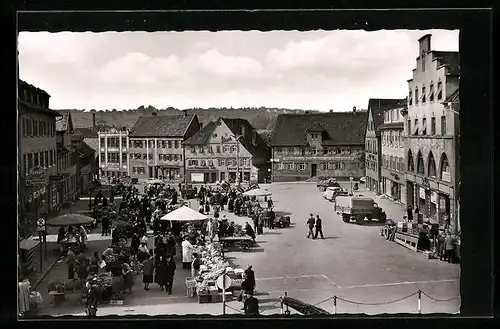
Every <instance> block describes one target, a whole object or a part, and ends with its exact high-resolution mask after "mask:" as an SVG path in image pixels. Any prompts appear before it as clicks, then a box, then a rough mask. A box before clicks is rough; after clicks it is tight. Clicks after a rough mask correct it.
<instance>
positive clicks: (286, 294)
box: [285, 291, 290, 315]
mask: <svg viewBox="0 0 500 329" xmlns="http://www.w3.org/2000/svg"><path fill="white" fill-rule="evenodd" d="M285 297H288V293H287V292H286V291H285ZM285 314H286V315H290V310H289V309H288V304H287V305H286V310H285Z"/></svg>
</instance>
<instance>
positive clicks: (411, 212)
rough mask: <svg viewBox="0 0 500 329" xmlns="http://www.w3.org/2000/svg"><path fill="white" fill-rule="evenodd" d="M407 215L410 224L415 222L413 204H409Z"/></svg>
mask: <svg viewBox="0 0 500 329" xmlns="http://www.w3.org/2000/svg"><path fill="white" fill-rule="evenodd" d="M406 214H407V217H408V221H409V222H411V221H413V207H412V206H411V204H409V205H408V207H407V208H406Z"/></svg>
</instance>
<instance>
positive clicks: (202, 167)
mask: <svg viewBox="0 0 500 329" xmlns="http://www.w3.org/2000/svg"><path fill="white" fill-rule="evenodd" d="M184 146H185V149H186V181H187V182H207V183H213V182H216V181H223V180H227V181H232V182H237V181H238V180H239V181H240V182H249V181H254V182H265V181H266V180H268V179H269V178H270V177H269V169H270V158H271V149H270V147H269V146H268V145H267V144H266V143H265V141H264V140H263V139H262V137H261V136H260V135H259V134H258V133H257V131H256V130H255V129H254V128H253V126H252V125H251V124H250V122H248V121H247V120H245V119H229V118H219V119H217V121H215V122H209V123H208V124H207V125H206V126H205V127H203V128H202V129H201V130H200V131H198V132H197V133H196V134H195V135H194V136H193V137H191V138H189V139H188V140H186V141H185V142H184Z"/></svg>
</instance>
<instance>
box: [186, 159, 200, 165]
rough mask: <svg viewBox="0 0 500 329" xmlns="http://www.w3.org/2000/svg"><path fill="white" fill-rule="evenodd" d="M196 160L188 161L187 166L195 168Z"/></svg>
mask: <svg viewBox="0 0 500 329" xmlns="http://www.w3.org/2000/svg"><path fill="white" fill-rule="evenodd" d="M197 165H198V160H188V166H197Z"/></svg>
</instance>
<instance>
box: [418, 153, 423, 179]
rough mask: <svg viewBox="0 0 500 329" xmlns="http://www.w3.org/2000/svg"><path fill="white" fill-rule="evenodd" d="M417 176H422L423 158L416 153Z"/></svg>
mask: <svg viewBox="0 0 500 329" xmlns="http://www.w3.org/2000/svg"><path fill="white" fill-rule="evenodd" d="M417 174H420V175H424V174H425V170H424V157H423V156H422V152H420V151H418V154H417Z"/></svg>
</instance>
